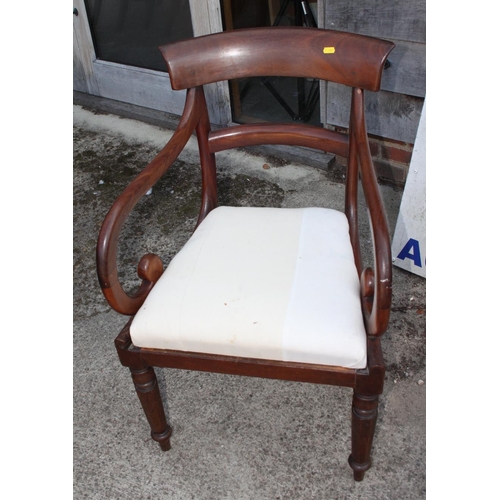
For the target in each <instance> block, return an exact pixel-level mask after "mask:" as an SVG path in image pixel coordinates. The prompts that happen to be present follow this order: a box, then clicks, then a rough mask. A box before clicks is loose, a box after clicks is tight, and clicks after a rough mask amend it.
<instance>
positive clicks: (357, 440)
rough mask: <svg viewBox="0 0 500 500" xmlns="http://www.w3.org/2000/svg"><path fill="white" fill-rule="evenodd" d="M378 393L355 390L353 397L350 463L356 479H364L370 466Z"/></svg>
mask: <svg viewBox="0 0 500 500" xmlns="http://www.w3.org/2000/svg"><path fill="white" fill-rule="evenodd" d="M377 408H378V395H369V396H367V395H362V394H358V393H356V392H354V396H353V398H352V430H351V432H352V451H351V455H350V456H349V465H350V466H351V468H352V470H353V471H354V479H355V480H356V481H362V480H363V477H364V475H365V472H366V471H367V470H368V469H369V468H370V465H371V459H370V452H371V449H372V442H373V435H374V433H375V424H376V422H377V413H378V412H377Z"/></svg>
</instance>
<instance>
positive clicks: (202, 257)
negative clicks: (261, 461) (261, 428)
mask: <svg viewBox="0 0 500 500" xmlns="http://www.w3.org/2000/svg"><path fill="white" fill-rule="evenodd" d="M393 47H394V44H393V43H391V42H388V41H384V40H379V39H375V38H371V37H366V36H361V35H355V34H351V33H344V32H336V31H331V30H322V29H315V28H301V27H276V28H254V29H246V30H234V31H229V32H225V33H218V34H215V35H207V36H203V37H199V38H193V39H189V40H184V41H180V42H176V43H173V44H170V45H166V46H163V47H160V50H161V53H162V55H163V57H164V59H165V61H166V64H167V69H168V72H169V76H170V83H171V85H172V88H173V89H174V90H186V89H187V93H186V104H185V107H184V111H183V114H182V117H181V119H180V122H179V125H178V127H177V129H176V131H175V132H174V134H173V136H172V138H171V139H170V141H169V142H168V143H167V144H166V146H165V147H164V148H163V150H162V151H161V152H160V153H159V154H158V155H157V156H156V157H155V158H154V159H153V160H152V161H151V163H150V164H149V165H148V166H147V167H146V168H145V169H144V170H143V171H142V172H141V173H140V174H139V175H138V176H137V177H136V178H135V179H134V180H133V181H132V182H131V183H130V184H129V186H128V187H127V188H126V189H125V190H124V191H123V193H122V194H121V195H120V196H119V197H118V198H117V200H116V201H115V203H114V204H113V206H112V207H111V209H110V211H109V212H108V214H107V216H106V218H105V220H104V222H103V225H102V228H101V232H100V234H99V239H98V243H97V272H98V277H99V282H100V285H101V288H102V290H103V293H104V295H105V297H106V299H107V300H108V302H109V304H110V306H111V307H112V308H113V309H115V310H116V311H118V312H119V313H121V314H124V315H128V316H131V317H130V319H129V320H128V322H127V324H126V325H125V327H124V329H123V330H122V331H121V332H120V334H119V335H118V337H117V338H116V341H115V346H116V349H117V352H118V355H119V357H120V360H121V362H122V364H123V365H124V366H127V367H128V368H129V369H130V370H131V373H132V378H133V381H134V384H135V387H136V391H137V394H138V396H139V399H140V401H141V404H142V407H143V409H144V412H145V414H146V417H147V419H148V422H149V424H150V426H151V435H152V437H153V439H154V440H156V441H157V442H158V443H159V444H160V446H161V448H162V449H163V450H167V449H169V448H170V436H171V427H170V425H169V424H168V423H167V421H166V418H165V413H164V410H163V406H162V401H161V397H160V394H159V391H158V385H157V383H156V376H155V372H154V368H153V367H160V368H162V367H163V368H165V367H168V368H180V369H188V370H198V371H210V372H217V373H225V374H234V375H245V376H253V377H263V378H274V379H281V380H291V381H302V382H311V383H319V384H330V385H339V386H344V387H350V388H352V389H353V390H354V391H353V399H352V449H351V454H350V456H349V461H348V462H349V464H350V466H351V468H352V469H353V471H354V479H355V480H357V481H360V480H362V479H363V477H364V474H365V471H366V470H368V468H369V467H370V465H371V460H370V452H371V447H372V440H373V434H374V429H375V422H376V418H377V407H378V398H379V394H381V393H382V389H383V382H384V373H385V367H384V361H383V357H382V349H381V345H380V336H381V335H382V334H383V333H384V332H385V331H386V329H387V325H388V321H389V313H390V306H391V287H392V275H391V269H392V262H391V252H390V239H389V231H388V226H387V221H386V216H385V211H384V207H383V204H382V200H381V197H380V193H379V189H378V185H377V179H376V175H375V172H374V168H373V164H372V159H371V155H370V149H369V145H368V137H367V132H366V124H365V114H364V91H365V90H369V91H373V92H376V91H378V90H379V89H380V81H381V77H382V72H383V68H384V63H385V61H386V59H387V56H388V54H389V53H390V51H391V50H392V49H393ZM253 76H266V77H268V76H293V77H304V78H314V79H321V80H327V81H333V82H337V83H340V84H343V85H347V86H349V87H352V102H351V115H350V127H349V133H348V134H341V133H338V132H335V131H331V130H327V129H323V128H320V127H315V126H311V125H302V124H297V123H293V124H281V123H280V124H276V123H264V124H250V125H239V126H233V127H229V128H225V129H221V130H217V131H212V130H211V127H210V119H209V115H208V111H207V106H206V102H205V97H204V92H203V86H204V85H206V84H209V83H213V82H217V81H221V80H231V79H236V78H247V77H253ZM194 132H196V137H197V141H198V147H199V153H200V165H201V171H202V195H201V200H200V211H199V216H198V221H197V224H196V227H195V231H194V232H193V234H192V236H191V238H190V239H189V241H188V242H187V243H186V245H185V246H184V247H183V249H182V250H181V251H180V252H179V253H178V254H177V255H176V256H175V257H174V259H173V260H172V261H171V262H170V264H169V266H168V267H167V268H166V269H165V270H164V269H163V264H162V261H161V259H160V257H159V256H157V255H154V254H146V255H144V257H143V258H142V259H141V260H140V262H139V265H138V276H139V278H140V279H141V280H142V283H141V284H140V286H139V288H138V290H137V291H136V292H135V293H134V294H127V293H126V292H125V291H124V289H123V288H122V286H121V284H120V283H119V280H118V271H117V269H118V265H117V247H118V240H119V234H120V231H121V228H122V226H123V224H124V222H125V220H126V219H127V217H128V215H129V214H130V212H131V210H132V209H133V208H134V206H135V205H136V204H137V202H138V201H139V200H140V198H141V197H142V196H143V195H144V194H145V193H146V192H147V191H148V190H149V189H150V188H151V187H152V186H153V185H154V184H155V183H156V182H157V181H158V180H159V179H160V178H161V177H162V176H163V175H164V174H165V172H166V171H167V170H168V169H169V168H170V166H171V165H172V164H173V163H174V161H175V160H176V158H177V157H178V156H179V154H180V153H181V151H182V150H183V148H184V147H185V145H186V143H187V141H188V140H189V138H190V137H191V136H192V134H193V133H194ZM260 144H281V145H291V146H304V147H308V148H314V149H317V150H320V151H325V152H329V153H334V154H338V155H340V156H343V157H347V158H348V162H347V163H348V167H347V178H346V195H345V211H344V212H339V211H336V210H332V209H325V208H318V207H304V208H301V209H288V208H255V207H225V206H219V204H218V195H217V182H216V161H215V153H217V152H220V151H224V150H227V149H231V148H240V147H243V146H254V145H260ZM359 179H361V188H362V189H363V194H364V198H365V200H366V205H367V207H368V217H369V219H370V224H371V227H372V235H373V238H372V240H373V241H372V243H373V254H374V261H373V262H374V263H373V267H364V265H363V260H362V256H361V251H360V242H359V234H358V184H359V182H358V180H359ZM235 256H237V258H236V257H235ZM229 305H230V307H229Z"/></svg>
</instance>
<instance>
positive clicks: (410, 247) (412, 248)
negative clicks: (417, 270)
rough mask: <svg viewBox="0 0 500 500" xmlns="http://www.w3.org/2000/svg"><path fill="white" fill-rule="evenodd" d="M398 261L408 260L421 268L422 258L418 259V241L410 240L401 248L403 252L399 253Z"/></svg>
mask: <svg viewBox="0 0 500 500" xmlns="http://www.w3.org/2000/svg"><path fill="white" fill-rule="evenodd" d="M410 252H411V253H410ZM398 259H401V260H405V259H410V260H412V261H413V262H414V263H415V265H416V266H418V267H422V257H420V245H419V244H418V241H417V240H414V239H413V238H410V239H409V240H408V243H407V244H406V245H405V246H404V247H403V250H401V252H399V255H398Z"/></svg>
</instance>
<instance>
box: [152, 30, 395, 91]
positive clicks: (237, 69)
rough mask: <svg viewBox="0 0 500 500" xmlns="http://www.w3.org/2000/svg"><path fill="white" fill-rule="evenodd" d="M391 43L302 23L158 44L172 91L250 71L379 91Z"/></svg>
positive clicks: (392, 45) (229, 78) (240, 75)
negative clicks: (301, 24)
mask: <svg viewBox="0 0 500 500" xmlns="http://www.w3.org/2000/svg"><path fill="white" fill-rule="evenodd" d="M393 48H394V44H393V43H392V42H389V41H385V40H380V39H378V38H373V37H368V36H363V35H357V34H353V33H346V32H341V31H334V30H324V29H318V28H305V27H272V28H250V29H242V30H233V31H226V32H223V33H216V34H213V35H206V36H201V37H197V38H191V39H188V40H182V41H180V42H175V43H172V44H169V45H164V46H161V47H160V51H161V53H162V55H163V58H164V59H165V61H166V63H167V69H168V72H169V75H170V82H171V85H172V88H173V89H174V90H182V89H187V88H190V87H197V86H199V85H205V84H207V83H212V82H217V81H220V80H231V79H233V78H246V77H250V76H295V77H304V78H317V79H321V80H329V81H334V82H337V83H341V84H344V85H348V86H351V87H359V88H362V89H366V90H371V91H377V90H379V89H380V80H381V78H382V71H383V68H384V63H385V60H386V58H387V56H388V55H389V53H390V52H391V50H392V49H393Z"/></svg>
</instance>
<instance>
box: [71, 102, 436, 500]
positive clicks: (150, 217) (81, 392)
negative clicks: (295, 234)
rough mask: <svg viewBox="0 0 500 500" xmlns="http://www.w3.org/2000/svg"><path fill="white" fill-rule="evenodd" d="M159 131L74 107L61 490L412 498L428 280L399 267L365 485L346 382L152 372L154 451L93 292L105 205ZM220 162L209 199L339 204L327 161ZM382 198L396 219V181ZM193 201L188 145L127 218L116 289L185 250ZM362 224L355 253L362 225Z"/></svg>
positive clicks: (237, 497)
mask: <svg viewBox="0 0 500 500" xmlns="http://www.w3.org/2000/svg"><path fill="white" fill-rule="evenodd" d="M170 134H171V132H170V131H166V130H162V129H160V128H157V127H154V126H152V125H147V124H144V123H141V122H138V121H133V120H129V119H123V118H119V117H116V116H113V115H110V114H102V113H94V112H92V111H90V110H86V109H83V108H82V107H80V106H75V107H74V498H75V499H84V498H90V499H107V500H109V499H179V500H180V499H182V500H184V499H197V500H198V499H200V500H201V499H209V500H212V499H214V500H219V499H228V500H245V499H252V500H256V499H257V500H260V499H262V500H268V499H269V500H270V499H298V500H301V499H313V498H314V499H363V500H365V499H391V500H392V499H394V500H403V499H419V498H425V490H426V481H425V463H426V461H425V392H426V384H425V382H426V365H425V311H426V306H425V280H424V279H422V278H420V277H418V276H415V275H412V274H409V273H407V272H405V271H402V270H400V269H397V268H395V269H394V304H393V311H392V321H391V325H390V328H389V331H388V332H387V334H386V335H385V337H384V354H385V358H386V363H387V368H388V369H387V378H386V384H385V390H384V394H383V396H382V398H381V404H380V412H379V420H378V424H377V430H376V435H375V440H374V448H373V466H372V468H371V469H370V470H369V471H368V472H367V473H366V476H365V480H364V481H363V482H362V483H355V482H354V481H353V479H352V473H351V469H350V467H349V466H348V464H347V457H348V455H349V449H350V404H351V391H350V390H347V389H343V388H337V387H329V386H317V385H312V384H302V383H291V382H282V381H271V380H261V379H256V378H243V377H234V376H226V375H216V374H206V373H197V372H188V371H178V370H158V371H157V373H158V379H159V383H160V387H161V392H162V396H163V397H164V398H165V399H166V407H167V413H168V419H169V421H170V423H171V424H172V426H173V429H174V432H173V436H172V449H171V450H170V451H169V452H167V453H162V452H161V451H160V448H159V447H158V445H157V444H156V443H155V442H153V441H152V440H151V438H150V436H149V429H148V425H147V422H146V419H145V417H144V415H143V413H142V410H141V408H140V405H139V401H138V399H137V397H136V395H135V391H134V389H133V386H132V381H131V379H130V375H129V373H128V370H127V369H126V368H124V367H122V366H121V365H120V363H119V361H118V357H117V355H116V353H115V350H114V346H113V340H114V338H115V336H116V335H117V333H118V332H119V330H120V328H121V327H122V326H123V324H124V323H125V318H123V317H121V316H120V315H118V314H116V313H114V312H113V311H111V310H110V308H109V306H108V305H107V303H106V302H105V300H104V297H103V296H102V294H101V291H100V289H99V286H98V282H97V277H96V272H95V260H94V255H95V243H96V239H97V234H98V230H99V227H100V223H101V222H102V220H103V218H104V216H105V214H106V212H107V210H108V209H109V207H110V205H111V203H112V202H113V200H114V199H115V198H116V196H117V195H118V194H119V193H120V192H121V191H122V189H123V188H124V187H125V186H126V185H127V183H128V182H129V181H130V180H131V179H132V178H133V177H134V176H135V175H136V174H137V173H138V172H139V171H140V170H141V168H143V167H144V166H145V165H146V164H147V163H148V161H149V160H150V159H151V158H152V157H153V156H154V155H155V153H156V152H157V151H158V150H159V149H160V148H161V147H162V146H163V145H164V144H165V142H166V140H167V139H168V137H169V136H170ZM326 163H327V161H325V164H326ZM264 164H266V167H265V168H264ZM218 165H219V172H220V198H221V204H235V203H240V204H243V205H265V204H268V205H273V206H283V207H296V206H305V205H313V206H325V207H332V208H337V209H342V205H343V186H342V184H341V183H339V182H337V181H338V176H337V175H335V174H334V173H332V172H331V171H327V170H320V169H316V168H311V167H306V166H304V165H298V164H287V162H286V161H283V160H282V159H280V158H278V157H265V156H259V155H250V154H248V153H244V152H239V151H237V152H230V153H224V154H220V155H218ZM267 167H269V168H267ZM382 193H383V197H384V202H385V204H386V208H387V211H388V216H389V223H390V225H391V230H393V229H394V226H395V223H396V218H397V213H398V208H399V203H400V200H401V195H402V192H401V191H397V190H395V189H393V188H392V187H388V186H382ZM198 200H199V167H198V164H197V159H196V155H195V147H194V142H193V143H190V146H189V147H188V149H187V150H186V151H185V152H184V153H183V154H182V156H181V157H180V159H179V161H177V162H176V163H175V165H174V166H173V167H172V168H171V169H170V171H169V172H168V173H167V174H166V176H165V177H164V179H162V180H161V181H160V182H159V183H158V184H157V186H155V187H154V189H153V192H152V193H151V194H150V195H149V196H146V197H144V199H143V200H142V201H141V202H140V203H139V205H138V207H137V209H136V210H135V211H134V212H133V214H132V215H131V217H130V219H129V221H128V222H127V223H126V226H125V228H124V231H123V238H122V243H121V248H120V256H119V259H120V263H121V271H120V272H121V278H122V281H123V282H125V283H126V284H127V286H129V287H130V288H132V287H133V286H134V285H135V284H137V281H136V279H135V276H134V275H135V266H136V264H137V262H138V260H139V258H140V257H141V256H142V255H143V254H144V253H146V252H148V251H152V252H155V253H158V254H159V255H161V256H162V257H163V259H164V263H165V264H167V263H168V261H169V260H170V259H171V258H172V256H173V255H174V254H175V252H176V251H177V250H178V249H179V248H180V247H181V246H182V245H183V243H184V242H185V241H186V239H187V238H188V237H189V234H190V231H192V229H193V224H194V222H195V220H196V216H197V211H198V203H199V201H198ZM362 231H363V247H364V248H365V249H366V251H367V249H368V246H369V229H368V226H367V224H366V221H364V223H363V224H362ZM167 397H168V398H167Z"/></svg>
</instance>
